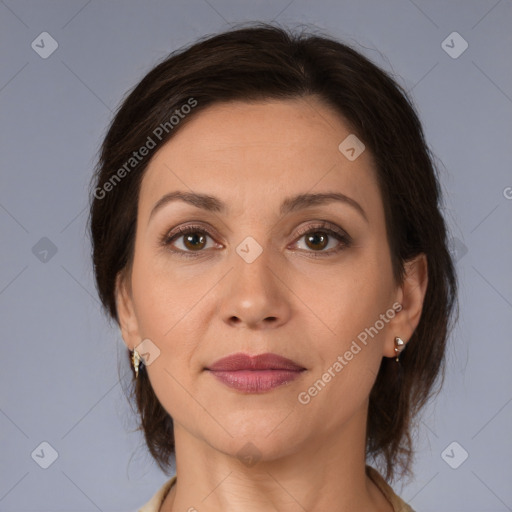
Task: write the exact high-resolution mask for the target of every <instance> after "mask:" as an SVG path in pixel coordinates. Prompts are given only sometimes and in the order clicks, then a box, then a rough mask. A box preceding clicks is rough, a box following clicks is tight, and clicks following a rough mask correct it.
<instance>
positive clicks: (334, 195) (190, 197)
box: [149, 190, 368, 222]
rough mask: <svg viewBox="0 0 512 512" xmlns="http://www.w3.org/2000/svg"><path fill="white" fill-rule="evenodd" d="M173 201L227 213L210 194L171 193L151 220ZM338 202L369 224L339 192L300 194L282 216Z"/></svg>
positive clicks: (354, 203)
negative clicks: (347, 206)
mask: <svg viewBox="0 0 512 512" xmlns="http://www.w3.org/2000/svg"><path fill="white" fill-rule="evenodd" d="M173 201H183V202H185V203H188V204H190V205H192V206H195V207H196V208H201V209H202V210H206V211H209V212H215V213H222V214H225V213H226V212H227V209H228V208H227V205H226V203H224V202H223V201H221V200H220V199H219V198H217V197H214V196H210V195H208V194H199V193H195V192H183V191H179V190H178V191H175V192H170V193H169V194H165V195H164V196H162V197H161V198H160V199H159V200H158V201H157V202H156V203H155V206H153V209H152V210H151V213H150V215H149V220H151V218H152V217H153V216H154V215H155V213H156V212H157V211H158V210H160V209H161V208H163V207H164V206H165V205H167V204H169V203H171V202H173ZM333 201H337V202H340V203H343V204H346V205H349V206H351V207H352V208H354V209H355V210H356V211H357V212H359V214H360V215H361V216H362V217H363V218H364V219H365V220H366V222H368V217H367V216H366V212H365V211H364V210H363V207H362V206H361V205H360V204H359V203H358V202H357V201H355V200H354V199H352V198H351V197H348V196H346V195H345V194H341V193H339V192H324V193H318V194H298V195H296V196H292V197H288V198H286V199H285V200H284V201H283V202H282V203H281V208H280V210H279V212H280V214H281V216H284V215H287V214H289V213H292V212H296V211H298V210H302V209H305V208H309V207H312V206H318V205H321V204H326V203H330V202H333Z"/></svg>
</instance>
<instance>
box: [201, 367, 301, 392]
mask: <svg viewBox="0 0 512 512" xmlns="http://www.w3.org/2000/svg"><path fill="white" fill-rule="evenodd" d="M208 371H209V372H210V373H211V374H212V375H214V376H215V377H216V378H217V379H219V380H220V381H221V382H222V383H223V384H225V385H226V386H228V387H230V388H233V389H236V390H238V391H244V392H246V393H264V392H265V391H270V390H271V389H275V388H277V387H279V386H282V385H283V384H286V383H287V382H291V381H292V380H295V379H297V378H298V377H299V376H300V374H301V373H302V371H303V370H300V371H292V370H237V371H212V370H208Z"/></svg>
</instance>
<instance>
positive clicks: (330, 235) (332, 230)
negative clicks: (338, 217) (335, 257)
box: [295, 221, 352, 257]
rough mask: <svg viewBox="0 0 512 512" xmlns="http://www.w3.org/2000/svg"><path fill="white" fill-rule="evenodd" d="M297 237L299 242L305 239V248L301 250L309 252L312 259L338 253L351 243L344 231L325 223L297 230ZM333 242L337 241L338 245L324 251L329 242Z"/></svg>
mask: <svg viewBox="0 0 512 512" xmlns="http://www.w3.org/2000/svg"><path fill="white" fill-rule="evenodd" d="M299 235H300V238H299V240H300V239H301V238H305V244H306V247H307V248H306V249H301V250H305V251H307V252H311V253H312V254H311V255H312V256H313V257H323V256H329V255H332V254H335V253H338V252H339V251H341V250H342V249H344V248H346V247H349V246H350V244H351V242H352V239H351V238H350V236H349V235H348V234H347V233H346V232H345V231H343V230H342V229H340V228H338V227H337V226H336V225H334V224H331V223H330V222H327V221H323V222H322V223H320V224H319V225H316V226H311V225H310V226H306V227H304V228H302V229H301V230H299ZM332 239H334V240H332ZM335 240H337V241H338V243H337V244H336V243H334V248H331V249H330V250H325V249H326V247H328V246H329V244H330V242H334V241H335ZM295 243H298V241H297V242H295ZM308 249H311V250H308ZM315 253H318V254H315Z"/></svg>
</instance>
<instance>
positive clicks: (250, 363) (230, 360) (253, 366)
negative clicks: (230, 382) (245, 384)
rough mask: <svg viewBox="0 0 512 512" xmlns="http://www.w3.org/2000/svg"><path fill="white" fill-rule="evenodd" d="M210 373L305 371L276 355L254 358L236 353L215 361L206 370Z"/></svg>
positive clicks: (269, 354)
mask: <svg viewBox="0 0 512 512" xmlns="http://www.w3.org/2000/svg"><path fill="white" fill-rule="evenodd" d="M206 369H207V370H212V371H218V372H219V371H227V372H230V371H231V372H232V371H237V370H291V371H299V370H305V368H303V367H302V366H299V365H298V364H296V363H294V362H293V361H292V360H290V359H287V358H286V357H283V356H279V355H277V354H271V353H265V354H259V355H256V356H251V355H249V354H243V353H237V354H231V355H229V356H227V357H223V358H222V359H219V360H217V361H215V362H214V363H213V364H212V365H210V366H208V367H207V368H206Z"/></svg>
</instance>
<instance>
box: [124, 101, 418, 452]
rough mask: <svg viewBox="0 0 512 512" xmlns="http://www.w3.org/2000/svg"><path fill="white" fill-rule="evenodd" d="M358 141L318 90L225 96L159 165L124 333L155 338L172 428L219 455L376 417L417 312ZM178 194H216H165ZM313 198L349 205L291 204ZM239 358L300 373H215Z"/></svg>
mask: <svg viewBox="0 0 512 512" xmlns="http://www.w3.org/2000/svg"><path fill="white" fill-rule="evenodd" d="M349 136H351V132H350V129H349V128H348V126H347V125H346V124H345V123H344V122H343V120H342V119H341V118H340V117H339V116H338V115H337V114H336V113H335V112H334V111H333V110H332V109H330V108H329V107H327V106H325V105H324V104H323V103H321V102H320V101H319V100H317V99H316V98H314V97H309V98H307V99H295V100H286V101H277V100H276V101H266V102H257V103H245V102H232V103H229V104H226V103H225V104H217V105H214V106H213V107H210V108H208V109H207V110H205V111H203V112H201V113H199V114H197V116H196V117H194V118H192V119H190V122H189V123H187V124H186V125H184V126H183V127H182V128H180V130H179V131H178V132H177V133H176V135H175V136H174V137H173V138H172V140H170V141H169V142H167V143H166V144H164V145H163V146H162V147H161V148H160V149H159V150H158V152H157V153H156V154H155V156H154V157H153V159H152V160H151V162H150V165H149V167H148V168H147V171H146V174H145V176H144V178H143V181H142V185H141V190H140V197H139V204H138V218H137V228H136V240H135V253H134V260H133V266H132V268H131V274H129V276H128V279H127V280H126V281H124V284H125V285H126V286H119V288H118V308H119V313H120V321H121V325H122V332H123V337H124V339H125V342H126V344H127V345H128V346H129V348H130V349H133V348H134V347H137V346H138V345H139V344H140V343H141V341H142V340H146V339H147V340H150V342H148V341H145V342H144V345H143V347H144V350H142V352H147V353H148V354H149V356H148V357H149V361H148V362H149V364H148V365H147V366H146V371H147V372H148V374H149V378H150V381H151V385H152V387H153V389H154V391H155V393H156V395H157V396H158V399H159V400H160V402H161V404H162V405H163V407H164V408H165V409H166V410H167V411H168V412H169V414H170V415H171V416H172V418H173V420H174V423H175V428H176V429H180V430H181V431H182V432H186V433H187V434H188V435H190V436H193V437H194V438H195V439H197V440H200V441H204V442H205V443H207V444H208V445H209V446H211V447H213V448H215V449H217V450H219V451H222V452H224V453H229V454H233V455H234V454H236V453H238V452H239V450H240V449H242V448H243V447H244V446H245V445H246V443H248V442H249V443H252V445H254V447H255V448H254V450H257V451H258V452H259V454H260V456H262V457H264V458H267V459H269V460H270V459H272V458H276V457H279V456H282V455H284V454H286V453H292V452H293V451H296V450H299V449H300V448H301V446H304V443H306V442H310V441H313V442H314V441H316V440H318V441H320V440H321V439H326V436H327V437H328V436H330V435H332V436H334V435H336V433H339V432H340V431H341V430H342V429H343V428H349V426H350V425H357V427H358V428H364V426H365V419H366V407H367V401H368V396H369V393H370V390H371V388H372V385H373V383H374V381H375V378H376V375H377V372H378V369H379V365H380V362H381V359H382V357H383V356H386V357H392V356H393V355H394V351H393V350H394V349H393V340H394V337H395V336H400V337H402V338H403V339H404V340H407V339H409V337H410V335H411V334H412V332H413V330H414V327H415V324H416V323H417V319H416V318H415V317H414V318H411V316H408V313H407V309H406V308H404V309H402V310H401V311H399V310H400V307H401V306H400V305H401V304H402V303H403V302H404V300H405V302H406V301H407V299H406V298H405V299H404V290H403V288H402V287H401V286H399V285H398V284H397V283H396V282H395V281H394V279H393V275H392V268H391V260H390V251H389V246H388V241H387V236H386V227H385V219H384V209H383V203H382V199H381V195H380V191H379V188H378V185H377V181H376V173H375V169H374V164H373V161H372V156H371V154H370V152H369V150H368V149H366V150H363V151H362V153H361V154H360V155H359V156H357V154H358V152H359V151H360V149H361V148H360V147H357V146H354V141H353V139H352V138H349V139H348V140H347V141H346V142H344V144H342V146H341V149H340V148H339V146H340V143H342V142H343V141H345V139H347V137H349ZM352 147H353V148H354V151H352V150H351V149H350V148H352ZM349 157H350V158H349ZM354 157H357V158H355V159H354ZM177 191H180V192H181V193H183V194H189V195H190V197H192V198H193V197H194V194H201V195H208V196H211V197H213V198H215V199H211V200H207V201H204V200H200V199H198V198H195V199H193V200H192V201H191V202H186V201H184V200H180V199H175V200H168V201H164V202H160V201H161V199H162V198H163V197H165V196H166V195H168V194H171V193H175V192H177ZM309 194H339V196H338V197H341V200H325V201H320V200H318V201H313V200H311V201H309V200H302V201H296V200H295V199H294V198H296V197H297V196H300V195H309ZM343 198H345V199H343ZM191 203H194V204H191ZM157 204H159V206H157V207H156V208H155V205H157ZM188 226H192V231H191V232H190V233H188V234H187V233H185V234H183V233H180V232H179V231H177V230H178V228H180V229H183V228H186V227H188ZM326 230H327V231H326ZM315 232H316V234H315ZM305 233H309V234H305ZM336 233H338V234H339V238H338V235H337V234H336ZM174 235H176V236H174ZM397 304H398V306H397ZM363 340H364V341H363ZM357 347H358V348H357ZM139 351H141V350H140V349H139ZM234 353H244V354H249V355H257V354H263V353H273V354H278V355H280V356H283V357H285V358H288V359H290V360H292V361H293V362H295V363H296V365H298V366H299V367H300V368H303V370H302V371H300V372H298V371H297V372H293V373H286V372H281V373H276V374H273V375H276V376H277V380H272V378H270V379H269V377H268V375H270V373H269V372H271V371H276V370H267V371H266V372H261V373H259V375H260V376H261V379H260V380H258V379H259V378H256V377H255V379H256V380H257V381H258V382H260V384H261V386H262V387H260V388H258V389H257V390H256V389H253V388H251V387H250V383H251V382H253V381H254V379H252V380H250V377H248V378H249V383H247V382H246V381H244V379H243V378H242V379H241V381H242V384H241V386H242V387H241V388H234V387H232V386H229V385H227V384H226V383H225V382H223V381H222V380H220V379H219V378H217V377H216V375H219V374H215V373H214V372H212V371H210V370H208V368H209V367H211V366H212V365H213V363H214V362H216V361H217V360H219V359H221V358H224V357H226V356H228V355H230V354H234ZM336 363H338V364H336ZM245 374H246V375H247V374H248V372H245ZM240 375H241V374H240ZM253 375H256V374H253ZM283 376H284V377H283ZM287 376H288V377H294V378H293V379H289V378H286V377H287ZM226 378H227V379H228V381H229V380H230V379H231V380H233V379H235V380H236V378H234V377H233V373H231V374H229V375H227V377H226ZM279 378H281V380H279ZM238 381H240V379H239V380H238ZM238 381H237V382H238ZM283 381H284V382H283ZM244 382H245V384H244ZM272 382H274V387H273V386H272ZM276 382H277V384H279V383H280V385H276ZM315 383H316V384H315ZM244 385H246V386H247V385H249V388H247V387H244ZM252 445H251V446H252Z"/></svg>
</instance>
